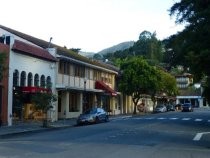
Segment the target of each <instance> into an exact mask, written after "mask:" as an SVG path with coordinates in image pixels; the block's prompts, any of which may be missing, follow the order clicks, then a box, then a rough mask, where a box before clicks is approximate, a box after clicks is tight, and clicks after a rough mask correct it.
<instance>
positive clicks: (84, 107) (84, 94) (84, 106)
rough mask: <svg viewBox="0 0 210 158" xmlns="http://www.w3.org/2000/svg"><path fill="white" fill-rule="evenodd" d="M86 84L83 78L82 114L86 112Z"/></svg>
mask: <svg viewBox="0 0 210 158" xmlns="http://www.w3.org/2000/svg"><path fill="white" fill-rule="evenodd" d="M86 84H87V79H86V78H84V92H83V112H84V111H85V110H86V108H87V107H86Z"/></svg>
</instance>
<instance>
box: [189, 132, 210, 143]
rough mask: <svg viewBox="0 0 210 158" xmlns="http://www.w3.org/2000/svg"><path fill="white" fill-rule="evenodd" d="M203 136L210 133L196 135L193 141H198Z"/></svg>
mask: <svg viewBox="0 0 210 158" xmlns="http://www.w3.org/2000/svg"><path fill="white" fill-rule="evenodd" d="M204 134H210V132H203V133H197V134H196V136H195V137H194V138H193V140H194V141H199V140H200V139H201V137H202V136H203V135H204Z"/></svg>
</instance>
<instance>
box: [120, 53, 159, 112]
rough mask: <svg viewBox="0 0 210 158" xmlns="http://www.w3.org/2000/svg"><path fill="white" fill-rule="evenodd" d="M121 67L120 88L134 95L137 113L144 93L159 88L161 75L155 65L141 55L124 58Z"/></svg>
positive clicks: (153, 91) (151, 92)
mask: <svg viewBox="0 0 210 158" xmlns="http://www.w3.org/2000/svg"><path fill="white" fill-rule="evenodd" d="M120 68H121V71H122V76H121V80H120V83H119V88H120V90H121V91H122V92H123V93H125V94H127V95H130V96H132V99H133V102H134V105H135V108H134V113H136V106H137V104H138V101H139V99H140V98H142V95H144V94H149V95H150V94H153V93H155V92H156V90H157V89H158V83H159V78H160V76H159V74H158V72H157V71H156V69H155V68H154V67H152V66H150V65H149V64H148V63H147V62H146V61H145V60H144V59H143V58H139V57H135V58H129V59H128V60H124V61H123V62H122V63H121V65H120Z"/></svg>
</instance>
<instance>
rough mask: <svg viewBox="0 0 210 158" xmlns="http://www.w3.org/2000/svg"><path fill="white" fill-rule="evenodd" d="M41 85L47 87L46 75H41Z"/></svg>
mask: <svg viewBox="0 0 210 158" xmlns="http://www.w3.org/2000/svg"><path fill="white" fill-rule="evenodd" d="M41 87H43V88H44V87H45V76H44V75H42V76H41Z"/></svg>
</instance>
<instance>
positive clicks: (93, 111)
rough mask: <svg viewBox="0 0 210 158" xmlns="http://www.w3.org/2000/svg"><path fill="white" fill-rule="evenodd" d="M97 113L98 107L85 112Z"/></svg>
mask: <svg viewBox="0 0 210 158" xmlns="http://www.w3.org/2000/svg"><path fill="white" fill-rule="evenodd" d="M95 113H97V108H94V109H90V110H87V111H86V112H85V114H95Z"/></svg>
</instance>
